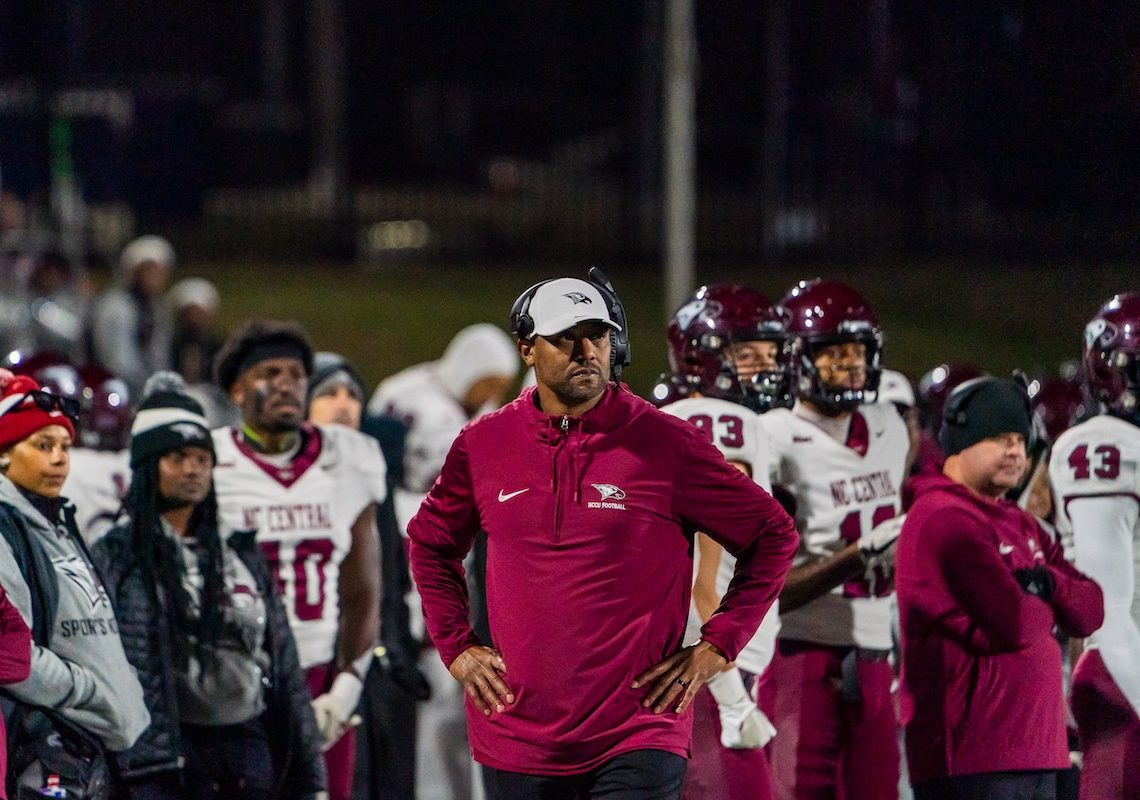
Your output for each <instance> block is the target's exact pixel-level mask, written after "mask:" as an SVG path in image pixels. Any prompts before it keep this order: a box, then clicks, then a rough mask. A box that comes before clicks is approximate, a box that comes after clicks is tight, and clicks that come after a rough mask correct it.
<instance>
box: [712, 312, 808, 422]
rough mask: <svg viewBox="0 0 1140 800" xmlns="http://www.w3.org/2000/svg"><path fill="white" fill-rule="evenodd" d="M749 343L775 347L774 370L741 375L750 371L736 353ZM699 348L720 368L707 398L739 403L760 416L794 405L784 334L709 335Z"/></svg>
mask: <svg viewBox="0 0 1140 800" xmlns="http://www.w3.org/2000/svg"><path fill="white" fill-rule="evenodd" d="M750 342H770V343H771V344H773V345H774V346H775V353H774V360H775V367H774V368H766V369H757V370H756V371H755V372H751V374H748V375H742V374H741V372H742V369H745V370H746V369H748V368H747V367H746V366H742V365H741V364H740V363H739V362H740V361H741V359H740V358H739V357H734V355H733V352H732V351H733V349H734V347H735V346H737V345H741V344H747V343H750ZM700 347H701V349H702V350H705V351H706V352H708V353H710V354H715V358H716V359H717V361H718V362H719V364H720V371H719V374H718V375H717V376H716V378H715V379H714V380H713V381H712V385H711V386H709V387H706V388H705V390H704V393H705V394H708V395H710V396H712V397H719V398H721V399H724V400H729V401H731V402H734V403H739V404H740V405H743V406H745V407H747V408H749V409H751V410H752V411H755V412H757V413H758V414H763V413H764V412H766V411H771V410H772V409H773V408H788V407H790V406H791V404H792V393H791V380H790V374H791V370H790V369H789V364H790V355H791V351H790V348H789V347H788V344H787V340H786V338H785V337H784V336H783V335H782V333H776V332H774V333H773V334H772V335H771V336H764V337H750V338H747V339H745V338H741V339H735V338H733V337H728V338H727V339H726V338H725V337H722V336H719V335H717V334H707V335H705V336H702V337H701V343H700Z"/></svg>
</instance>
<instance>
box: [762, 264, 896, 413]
mask: <svg viewBox="0 0 1140 800" xmlns="http://www.w3.org/2000/svg"><path fill="white" fill-rule="evenodd" d="M780 307H781V308H782V309H783V311H784V313H785V315H786V319H787V325H788V338H789V341H790V342H791V346H792V354H793V361H792V363H793V364H794V368H795V373H796V374H795V376H794V381H795V386H796V394H797V396H799V397H802V398H804V399H806V400H810V401H812V402H813V403H815V404H816V405H818V406H820V407H821V408H824V409H826V410H828V411H831V412H833V413H835V412H840V411H853V410H854V409H855V408H857V407H858V406H859V405H860V404H861V403H863V402H870V401H873V400H874V399H875V397H876V395H877V393H878V389H879V377H880V375H881V374H882V366H881V365H882V356H883V332H882V330H881V329H880V328H879V321H878V319H876V318H875V313H874V312H873V311H872V310H871V306H870V305H869V304H868V303H867V301H866V300H864V299H863V297H862V296H861V295H860V294H859V293H858V292H856V291H855V290H854V289H852V288H851V287H850V286H848V285H847V284H844V283H840V282H839V281H825V280H820V279H819V278H816V279H815V280H813V281H800V282H799V283H797V284H796V285H795V286H793V287H792V289H791V291H789V292H788V293H787V294H786V295H785V296H784V299H783V300H781V301H780ZM844 342H859V343H860V344H863V345H864V346H865V347H866V348H867V378H866V381H865V383H864V385H863V388H862V389H849V388H844V387H838V386H828V385H826V384H824V383H823V381H822V380H820V377H819V371H818V370H817V369H816V367H815V359H816V355H817V353H818V351H819V349H820V348H822V347H826V346H828V345H833V344H842V343H844Z"/></svg>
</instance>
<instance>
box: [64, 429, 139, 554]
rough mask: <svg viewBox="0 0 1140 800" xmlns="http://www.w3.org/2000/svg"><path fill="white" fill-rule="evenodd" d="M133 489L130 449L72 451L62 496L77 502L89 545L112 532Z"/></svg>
mask: <svg viewBox="0 0 1140 800" xmlns="http://www.w3.org/2000/svg"><path fill="white" fill-rule="evenodd" d="M130 486H131V451H130V450H109V451H107V450H92V449H91V448H89V447H73V448H71V465H70V467H69V468H68V472H67V480H66V481H64V484H63V492H62V494H63V496H64V497H66V498H67V499H68V500H70V501H71V502H73V503H75V524H76V525H77V526H78V527H79V533H80V535H82V536H83V540H84V541H85V542H87V544H88V545H92V544H95V542H96V541H98V540H99V539H100V538H102V536H103V534H105V533H106V532H107V531H109V530H110V529H111V524H112V523H113V522H114V520H115V515H116V514H118V513H119V506H121V505H122V504H123V498H124V497H126V494H127V489H129V488H130Z"/></svg>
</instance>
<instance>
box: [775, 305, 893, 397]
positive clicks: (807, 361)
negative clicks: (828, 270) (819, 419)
mask: <svg viewBox="0 0 1140 800" xmlns="http://www.w3.org/2000/svg"><path fill="white" fill-rule="evenodd" d="M844 325H845V326H846V327H848V328H850V334H851V335H850V336H842V337H839V338H829V339H821V340H818V341H808V340H805V339H804V338H803V337H797V338H796V340H795V344H794V347H795V350H796V353H797V356H798V358H797V359H796V366H797V369H798V375H797V376H796V385H797V394H798V396H799V397H801V398H803V399H805V400H808V401H810V402H811V403H812V404H814V405H816V406H818V407H819V408H820V409H821V410H822V411H823V412H824V413H826V414H843V413H849V412H851V411H854V410H855V409H857V408H858V407H859V406H860V405H863V404H864V403H873V402H875V401H876V400H877V399H878V390H879V379H880V378H881V377H882V364H881V356H882V350H883V346H882V345H883V343H882V334H881V333H880V332H879V331H878V330H877V329H876V328H873V327H872V326H870V325H869V324H867V323H865V322H862V321H856V322H851V323H844ZM852 342H853V343H857V344H862V345H863V346H864V348H865V365H864V368H863V371H864V373H865V375H864V378H863V386H862V387H861V388H852V387H850V386H837V385H829V384H827V383H824V381H823V378H822V376H821V375H820V370H819V368H818V367H817V366H816V361H817V359H818V358H819V357H820V355H821V353H822V351H823V349H824V348H826V347H830V346H832V345H842V344H847V343H852Z"/></svg>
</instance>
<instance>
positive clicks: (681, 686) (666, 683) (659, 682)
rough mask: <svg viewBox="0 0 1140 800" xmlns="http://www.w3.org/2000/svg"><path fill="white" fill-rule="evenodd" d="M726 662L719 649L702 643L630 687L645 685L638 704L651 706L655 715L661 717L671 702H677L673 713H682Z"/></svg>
mask: <svg viewBox="0 0 1140 800" xmlns="http://www.w3.org/2000/svg"><path fill="white" fill-rule="evenodd" d="M727 663H728V659H726V658H725V657H724V655H723V654H722V653H721V652H720V650H718V649H717V648H716V647H714V646H713V645H711V644H709V643H708V642H706V641H703V640H702V641H700V642H697V643H696V644H694V645H691V646H689V647H686V648H684V649H682V650H680V651H678V652H676V653H674V654H673V655H671V656H669V657H668V658H666V659H665V660H664V661H662V662H661V663H659V664H657V665H656V666H653V667H650V668H649V669H647V670H646V671H645V672H643V673H641V674H640V675H638V676H637V677H636V678H635V679H634V681H633V688H634V689H640V688H641V687H642V686H647V691H646V693H645V699H644V700H642V701H641V704H642V705H643V706H645V707H646V708H649V707H651V706H652V708H653V713H654V714H660V713H661V712H662V711H664V710H665V709H666V708H668V707H669V706H670V705H672V704H673V701H674V700H676V701H677V702H676V705H675V707H674V711H676V713H678V714H681V713H683V712H684V710H685V709H686V708H688V707H689V704H690V703H691V702H693V698H694V697H696V696H697V690H698V689H700V688H701V686H702V685H703V684H704V683H705V682H706V681H708V679H709V678H711V677H712V676H713V675H716V674H717V673H718V672H720V671H721V670H722V669H724V667H725V665H726V664H727Z"/></svg>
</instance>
